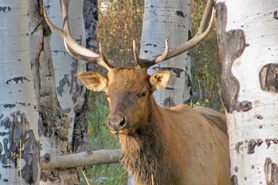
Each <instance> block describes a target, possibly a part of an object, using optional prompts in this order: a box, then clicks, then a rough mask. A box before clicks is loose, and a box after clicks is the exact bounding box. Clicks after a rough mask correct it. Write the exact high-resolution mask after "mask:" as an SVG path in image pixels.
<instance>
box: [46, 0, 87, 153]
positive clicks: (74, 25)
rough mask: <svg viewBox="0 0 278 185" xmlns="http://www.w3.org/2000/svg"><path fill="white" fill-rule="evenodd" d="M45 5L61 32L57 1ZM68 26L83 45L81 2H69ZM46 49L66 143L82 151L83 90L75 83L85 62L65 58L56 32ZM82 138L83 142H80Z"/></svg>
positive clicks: (58, 2)
mask: <svg viewBox="0 0 278 185" xmlns="http://www.w3.org/2000/svg"><path fill="white" fill-rule="evenodd" d="M68 1H69V0H68ZM45 3H46V6H48V7H49V8H48V14H49V16H50V18H51V20H52V22H53V23H54V24H55V25H57V26H58V27H60V28H62V27H63V21H62V20H63V18H62V12H61V7H60V1H57V0H48V1H45ZM69 22H70V31H71V35H72V36H73V38H75V39H76V41H78V42H79V43H80V44H83V45H85V40H86V37H85V30H84V21H83V0H82V1H74V0H72V1H70V6H69ZM50 48H51V56H52V61H53V67H54V73H55V84H56V91H57V96H58V102H59V104H60V106H61V108H62V109H63V112H64V113H65V114H66V115H67V116H68V118H69V121H70V125H69V128H68V129H69V130H68V133H67V137H68V142H69V143H72V146H73V150H74V151H82V150H86V149H87V143H86V138H87V136H86V131H87V126H85V125H87V123H86V120H85V112H86V111H85V110H86V106H85V104H86V101H85V98H86V89H85V88H84V87H83V85H82V84H81V82H80V81H79V80H78V79H77V75H78V73H79V72H81V71H85V70H86V64H85V62H83V61H78V60H75V59H73V58H72V57H71V56H70V55H68V53H67V52H66V50H65V47H64V42H63V39H62V38H61V37H60V36H59V35H58V34H57V33H56V32H52V35H51V39H50ZM82 137H85V138H84V139H82Z"/></svg>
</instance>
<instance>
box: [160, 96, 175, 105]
mask: <svg viewBox="0 0 278 185" xmlns="http://www.w3.org/2000/svg"><path fill="white" fill-rule="evenodd" d="M163 106H164V107H174V106H176V104H175V102H174V99H173V98H171V97H168V98H165V100H164V101H163Z"/></svg>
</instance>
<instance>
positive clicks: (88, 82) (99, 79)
mask: <svg viewBox="0 0 278 185" xmlns="http://www.w3.org/2000/svg"><path fill="white" fill-rule="evenodd" d="M78 78H79V79H80V80H81V82H82V83H83V84H84V85H85V87H86V88H87V89H89V90H91V91H104V90H105V88H106V87H107V84H108V79H107V77H106V76H104V75H102V74H99V73H94V72H81V73H79V74H78Z"/></svg>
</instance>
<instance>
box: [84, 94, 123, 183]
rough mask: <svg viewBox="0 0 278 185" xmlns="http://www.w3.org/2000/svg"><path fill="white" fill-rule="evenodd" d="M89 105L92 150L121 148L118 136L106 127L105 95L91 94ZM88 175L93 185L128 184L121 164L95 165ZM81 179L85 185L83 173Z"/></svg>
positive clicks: (106, 106)
mask: <svg viewBox="0 0 278 185" xmlns="http://www.w3.org/2000/svg"><path fill="white" fill-rule="evenodd" d="M88 104H89V111H88V113H87V120H88V138H89V142H90V143H91V150H100V149H115V148H120V145H119V142H118V138H117V136H115V135H112V134H111V133H110V131H109V130H108V128H107V127H106V119H107V116H108V113H109V109H108V105H107V101H106V98H105V97H104V95H103V93H90V95H89V102H88ZM86 175H87V178H88V179H89V180H90V184H91V185H100V184H105V185H122V184H125V185H126V184H127V172H126V171H125V170H124V169H123V167H122V165H120V164H105V165H94V166H92V167H90V168H88V169H87V170H86ZM80 177H81V182H82V184H84V185H85V184H86V182H85V180H84V178H83V176H82V174H81V173H80Z"/></svg>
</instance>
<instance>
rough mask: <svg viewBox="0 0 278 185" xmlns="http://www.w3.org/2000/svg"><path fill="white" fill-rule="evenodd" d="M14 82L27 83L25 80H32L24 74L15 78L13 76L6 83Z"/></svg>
mask: <svg viewBox="0 0 278 185" xmlns="http://www.w3.org/2000/svg"><path fill="white" fill-rule="evenodd" d="M12 82H15V83H16V84H18V83H19V82H21V83H22V84H23V83H25V82H30V80H29V79H28V78H26V77H24V76H19V77H15V78H12V79H10V80H7V81H6V84H8V85H9V84H11V83H12Z"/></svg>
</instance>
